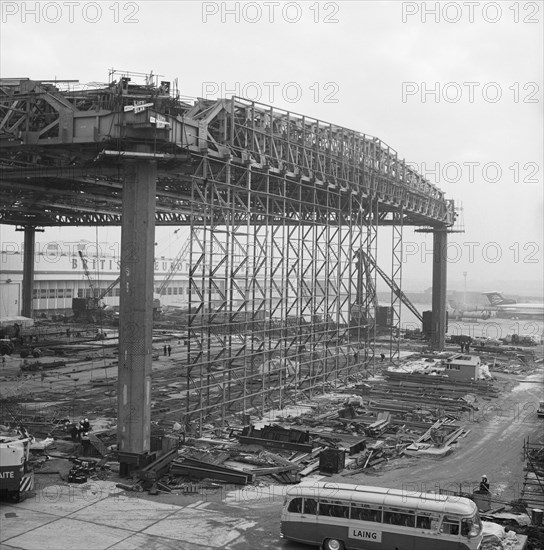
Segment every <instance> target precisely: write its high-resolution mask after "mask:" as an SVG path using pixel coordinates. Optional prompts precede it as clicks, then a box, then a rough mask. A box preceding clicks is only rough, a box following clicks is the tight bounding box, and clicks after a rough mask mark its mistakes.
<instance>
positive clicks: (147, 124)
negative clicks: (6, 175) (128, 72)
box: [0, 79, 454, 227]
mask: <svg viewBox="0 0 544 550" xmlns="http://www.w3.org/2000/svg"><path fill="white" fill-rule="evenodd" d="M129 80H130V79H121V81H119V82H118V83H117V82H112V83H110V85H109V86H106V87H102V88H97V89H87V90H75V89H71V90H66V91H62V90H60V89H59V87H57V85H53V84H51V83H42V82H36V81H31V80H29V79H18V80H10V81H5V80H4V81H2V83H0V88H1V90H0V92H1V93H0V125H1V130H0V140H1V141H2V144H3V145H5V148H6V150H8V151H11V153H10V155H11V157H10V158H7V157H6V158H7V160H6V162H8V163H9V162H12V161H13V162H15V163H19V165H21V166H26V168H27V169H30V170H32V169H33V168H34V167H33V166H32V165H37V164H44V165H45V164H51V165H61V164H65V165H66V164H70V165H74V163H75V164H77V165H80V164H81V163H85V162H88V161H89V160H91V159H94V158H96V159H99V160H100V161H101V162H102V161H107V160H108V159H110V160H111V158H112V156H117V157H118V160H120V161H122V160H123V158H124V157H123V156H124V155H127V154H130V151H131V149H133V148H134V145H135V144H136V143H137V142H138V143H141V142H145V143H147V144H148V145H150V146H151V147H152V150H153V152H154V154H156V155H157V160H161V159H162V160H163V161H168V160H175V159H177V158H179V154H180V153H181V154H182V156H183V154H186V153H187V152H188V151H191V152H193V153H196V154H199V153H200V152H201V151H203V150H207V154H208V155H210V156H215V157H217V158H226V157H227V156H229V155H230V156H231V157H232V158H233V160H236V161H238V162H242V163H244V162H248V163H250V164H252V165H253V166H254V167H255V168H262V167H268V169H270V170H273V171H277V172H278V173H279V174H280V175H283V174H286V175H287V176H288V177H289V178H295V179H296V178H298V179H300V180H301V181H306V182H309V183H311V184H312V185H313V186H314V187H315V188H316V189H321V191H323V192H324V193H326V192H328V191H329V190H339V191H341V192H344V193H355V194H356V195H357V196H362V197H368V196H370V195H372V196H374V197H376V199H377V200H378V201H379V202H380V204H381V205H383V206H384V207H385V208H390V209H393V210H394V209H397V208H398V206H399V205H400V204H403V205H404V211H405V213H406V216H407V218H409V220H410V222H411V223H414V224H422V225H423V224H428V225H431V226H438V227H444V226H448V225H452V224H453V221H454V220H453V214H454V211H453V208H451V206H452V205H451V204H450V203H448V201H445V199H444V194H443V192H442V191H441V190H440V189H438V188H436V187H435V186H433V185H432V184H431V183H430V182H429V181H428V180H426V179H425V178H423V177H422V176H421V175H420V174H418V173H417V172H415V171H414V170H413V169H412V168H410V167H409V166H407V165H406V163H405V162H404V161H403V160H400V159H399V158H398V156H397V153H396V152H395V151H394V150H392V149H391V148H390V147H389V146H387V145H386V144H385V143H383V142H382V141H381V140H379V139H378V138H375V137H372V136H369V135H365V134H361V133H358V132H355V131H353V130H349V129H346V128H342V127H340V126H336V125H333V124H329V123H325V122H323V121H319V120H317V119H314V118H311V117H307V116H304V115H299V114H295V113H290V112H288V111H283V110H280V109H277V108H274V107H271V106H267V105H262V104H258V103H255V102H251V101H247V100H244V99H242V98H232V100H224V99H219V100H215V101H212V100H203V99H201V100H198V101H196V102H195V104H194V105H192V106H191V105H188V104H186V103H184V102H181V101H179V100H175V99H173V98H171V97H169V96H168V95H165V94H164V91H161V90H160V89H159V88H154V87H153V86H148V85H147V84H146V85H145V86H138V85H134V84H131V83H129ZM137 103H143V105H142V106H141V107H139V106H138V105H137ZM25 148H26V149H25ZM28 148H31V149H32V152H33V154H34V158H33V159H31V160H30V163H28V162H27V164H26V165H25V162H24V160H25V159H18V158H17V155H18V153H19V152H21V151H22V150H23V149H24V150H26V151H27V152H28V151H30V149H28ZM61 148H63V149H64V152H63V151H61ZM84 149H85V150H84ZM91 150H92V151H93V152H94V154H93V156H92V157H90V158H89V157H88V153H89V151H91ZM67 153H68V154H67ZM25 154H26V153H25ZM97 154H98V155H97ZM13 155H15V157H13ZM8 157H9V155H8ZM40 159H41V160H40ZM26 160H27V161H28V159H26ZM20 161H23V162H22V164H21V163H20ZM407 221H408V220H407Z"/></svg>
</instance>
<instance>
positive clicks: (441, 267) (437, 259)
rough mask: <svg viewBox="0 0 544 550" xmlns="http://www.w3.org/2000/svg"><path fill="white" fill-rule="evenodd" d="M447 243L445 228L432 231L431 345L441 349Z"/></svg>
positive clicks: (444, 317)
mask: <svg viewBox="0 0 544 550" xmlns="http://www.w3.org/2000/svg"><path fill="white" fill-rule="evenodd" d="M447 244H448V234H447V232H446V230H445V229H442V230H440V229H438V230H436V231H433V304H432V305H433V310H432V316H431V347H432V348H433V349H435V350H438V351H441V350H443V349H444V344H445V340H446V290H447V288H446V287H447V268H448V263H447V262H448V259H447Z"/></svg>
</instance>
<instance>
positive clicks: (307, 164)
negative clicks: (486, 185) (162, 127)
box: [211, 98, 453, 225]
mask: <svg viewBox="0 0 544 550" xmlns="http://www.w3.org/2000/svg"><path fill="white" fill-rule="evenodd" d="M230 118H231V143H230V146H231V149H232V151H233V152H234V154H238V155H241V156H242V158H244V159H245V160H248V161H250V162H252V163H255V164H257V165H259V166H266V165H269V166H271V167H273V168H274V169H276V170H279V171H284V172H286V173H287V174H289V175H292V176H293V177H302V178H308V179H309V180H312V181H315V182H316V185H318V186H321V187H322V188H323V189H331V188H333V189H339V190H343V191H345V192H354V193H356V194H362V195H365V196H368V195H370V194H374V195H375V197H376V199H377V200H378V201H379V202H383V203H384V204H386V205H389V206H391V207H393V208H397V207H398V206H399V204H400V203H403V204H405V205H406V206H405V210H406V212H407V214H414V215H419V216H423V217H428V218H429V219H432V220H434V222H435V223H439V224H446V225H448V224H451V223H453V217H452V214H453V213H452V212H451V209H450V208H449V207H448V205H447V203H446V201H445V200H444V194H443V192H442V191H440V189H438V188H437V187H435V186H434V185H432V184H431V183H430V182H429V181H427V180H425V178H423V177H422V176H421V175H420V174H418V173H417V172H415V170H413V169H412V168H410V167H409V166H408V165H407V164H406V163H405V162H404V161H403V160H399V158H398V156H397V153H396V152H395V151H394V150H392V149H391V148H390V147H389V146H387V145H386V144H384V143H383V142H382V141H380V140H379V139H377V138H374V137H372V136H367V135H364V134H360V133H358V132H354V131H353V130H348V129H346V128H342V127H339V126H335V125H332V124H328V123H324V122H322V121H319V120H316V119H313V118H310V117H306V116H303V115H297V114H294V113H290V112H288V111H283V110H280V109H277V108H274V107H271V106H267V105H262V104H258V103H256V102H251V101H247V100H243V99H241V98H233V99H232V103H231V112H230ZM211 133H212V135H213V132H211ZM408 195H410V198H411V200H410V201H405V200H404V199H405V197H406V196H408ZM431 223H433V222H431Z"/></svg>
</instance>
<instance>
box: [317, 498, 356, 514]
mask: <svg viewBox="0 0 544 550" xmlns="http://www.w3.org/2000/svg"><path fill="white" fill-rule="evenodd" d="M319 515H320V516H330V517H333V518H349V506H348V505H346V504H345V503H343V502H341V501H339V500H320V501H319Z"/></svg>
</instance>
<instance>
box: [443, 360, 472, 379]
mask: <svg viewBox="0 0 544 550" xmlns="http://www.w3.org/2000/svg"><path fill="white" fill-rule="evenodd" d="M446 374H447V375H448V376H449V377H450V378H454V379H455V380H478V379H479V378H480V357H478V356H477V355H464V354H462V353H458V354H456V355H452V356H451V357H449V358H448V359H447V360H446Z"/></svg>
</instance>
